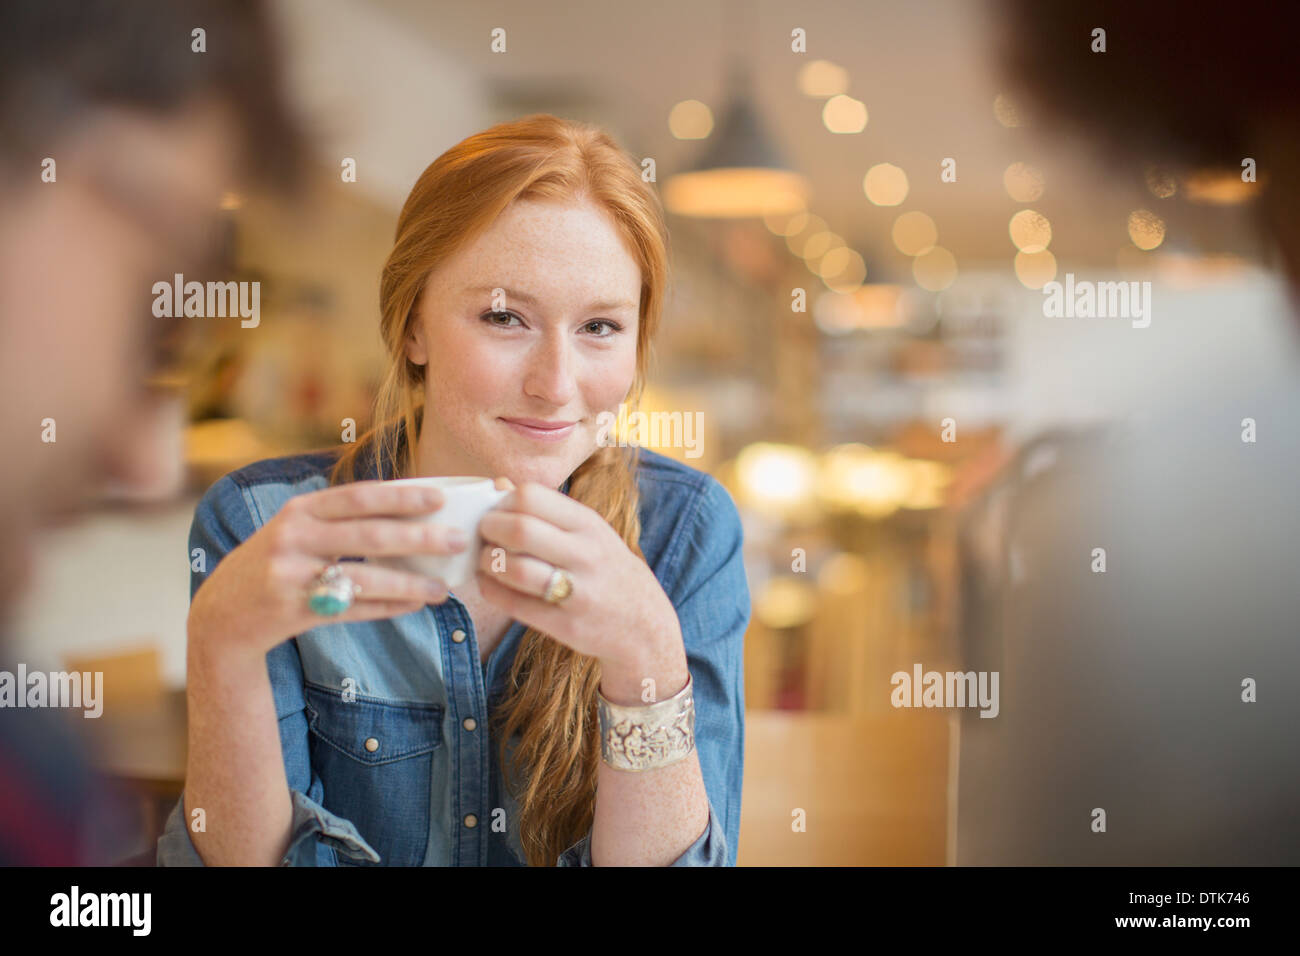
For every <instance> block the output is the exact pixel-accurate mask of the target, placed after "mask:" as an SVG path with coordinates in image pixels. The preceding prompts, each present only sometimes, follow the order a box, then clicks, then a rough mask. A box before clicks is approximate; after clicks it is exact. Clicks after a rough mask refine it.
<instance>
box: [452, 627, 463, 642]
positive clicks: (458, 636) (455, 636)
mask: <svg viewBox="0 0 1300 956" xmlns="http://www.w3.org/2000/svg"><path fill="white" fill-rule="evenodd" d="M451 639H452V640H453V641H455V642H456V643H457V644H459V643H460V642H461V641H463V640H465V632H464V631H462V630H461V629H460V628H456V630H454V631H452V632H451Z"/></svg>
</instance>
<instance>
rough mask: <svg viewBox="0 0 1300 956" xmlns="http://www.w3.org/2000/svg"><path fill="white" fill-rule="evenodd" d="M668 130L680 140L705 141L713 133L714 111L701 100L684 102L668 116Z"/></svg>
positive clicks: (675, 107)
mask: <svg viewBox="0 0 1300 956" xmlns="http://www.w3.org/2000/svg"><path fill="white" fill-rule="evenodd" d="M668 129H669V130H670V131H671V132H672V134H673V135H674V136H675V137H677V138H678V139H704V138H706V137H707V136H708V135H709V134H710V133H712V132H713V110H711V109H709V107H708V106H707V105H706V104H704V103H701V102H700V101H699V100H682V101H681V102H680V103H678V104H677V105H676V106H674V107H673V108H672V111H671V112H670V113H669V114H668Z"/></svg>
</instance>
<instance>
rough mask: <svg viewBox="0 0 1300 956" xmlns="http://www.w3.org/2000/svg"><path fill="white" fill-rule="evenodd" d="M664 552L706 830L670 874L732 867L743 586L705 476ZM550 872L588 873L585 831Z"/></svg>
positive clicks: (716, 492) (726, 516)
mask: <svg viewBox="0 0 1300 956" xmlns="http://www.w3.org/2000/svg"><path fill="white" fill-rule="evenodd" d="M704 480H705V485H704V488H703V489H702V491H701V493H700V494H698V495H696V496H695V498H694V502H693V504H691V505H689V506H688V512H687V514H686V515H685V516H684V518H683V522H682V524H681V526H680V529H679V531H678V533H677V534H675V535H674V536H673V538H672V540H671V541H670V543H669V545H668V550H667V552H666V553H665V554H664V557H663V559H662V560H663V567H665V568H667V569H668V572H669V573H668V574H666V575H663V576H662V577H661V582H662V583H663V584H664V590H665V591H666V593H667V594H668V597H669V598H670V599H671V600H672V602H673V607H674V608H676V610H677V619H678V622H679V623H680V625H681V629H682V639H683V642H684V643H685V646H686V663H687V667H688V668H689V669H690V672H691V680H692V683H693V684H694V688H695V689H694V691H693V693H694V697H695V751H696V754H697V755H698V757H699V761H700V772H701V774H702V775H703V777H704V789H705V791H706V793H707V794H708V798H709V825H708V826H707V827H706V828H705V830H704V832H703V833H702V834H700V836H699V838H698V839H696V841H695V842H694V843H692V844H691V845H690V846H689V847H688V848H687V849H686V850H685V851H684V852H683V853H682V855H681V856H679V857H678V858H677V859H676V860H675V861H673V863H672V864H670V865H671V866H735V865H736V849H737V844H738V843H739V841H740V791H741V785H742V782H743V778H744V763H745V687H744V676H745V675H744V653H745V631H746V629H747V628H748V626H749V617H750V603H749V584H748V581H747V580H746V578H745V565H744V557H743V532H742V528H741V522H740V513H739V512H738V511H737V510H736V505H735V502H733V501H732V500H731V496H730V495H729V494H728V493H727V490H726V489H725V488H724V487H722V485H721V484H720V483H719V482H718V481H717V480H716V479H714V478H712V477H711V476H708V475H705V476H704ZM556 865H557V866H591V865H592V863H591V830H590V829H588V831H587V833H586V835H585V836H584V837H583V838H582V839H581V840H579V841H578V842H577V843H575V844H574V845H573V846H571V847H569V848H568V849H567V850H565V851H564V852H563V853H561V854H560V856H559V858H558V859H557V860H556Z"/></svg>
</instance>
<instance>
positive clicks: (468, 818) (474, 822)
mask: <svg viewBox="0 0 1300 956" xmlns="http://www.w3.org/2000/svg"><path fill="white" fill-rule="evenodd" d="M465 826H467V827H469V828H470V829H471V830H472V829H474V828H475V827H476V826H478V817H476V816H474V814H472V813H467V814H465Z"/></svg>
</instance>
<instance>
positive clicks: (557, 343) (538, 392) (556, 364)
mask: <svg viewBox="0 0 1300 956" xmlns="http://www.w3.org/2000/svg"><path fill="white" fill-rule="evenodd" d="M577 387H578V386H577V381H576V380H575V378H574V356H573V355H572V351H571V346H570V344H569V343H568V341H567V340H566V338H565V337H564V336H563V335H562V334H556V335H553V336H549V337H546V338H544V339H543V340H542V341H541V342H540V343H538V345H537V347H536V348H535V349H534V350H533V352H532V354H531V355H529V358H528V371H527V373H526V374H525V377H524V391H526V392H527V393H528V394H529V395H532V396H533V397H534V398H540V399H542V400H543V401H545V402H547V403H549V404H551V405H567V404H569V402H571V401H572V400H573V396H574V394H575V393H576V392H577Z"/></svg>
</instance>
